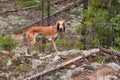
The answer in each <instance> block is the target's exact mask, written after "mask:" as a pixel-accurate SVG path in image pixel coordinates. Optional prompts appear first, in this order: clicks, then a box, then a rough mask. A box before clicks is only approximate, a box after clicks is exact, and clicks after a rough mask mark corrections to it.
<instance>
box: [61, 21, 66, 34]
mask: <svg viewBox="0 0 120 80" xmlns="http://www.w3.org/2000/svg"><path fill="white" fill-rule="evenodd" d="M62 25H63V29H64V30H63V31H64V32H65V27H66V24H65V22H63V24H62Z"/></svg>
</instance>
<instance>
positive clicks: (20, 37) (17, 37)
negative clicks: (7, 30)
mask: <svg viewBox="0 0 120 80" xmlns="http://www.w3.org/2000/svg"><path fill="white" fill-rule="evenodd" d="M25 36H26V32H23V33H21V34H17V35H16V34H12V35H11V39H12V40H14V41H22V40H24V37H25Z"/></svg>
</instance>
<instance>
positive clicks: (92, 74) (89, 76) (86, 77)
mask: <svg viewBox="0 0 120 80" xmlns="http://www.w3.org/2000/svg"><path fill="white" fill-rule="evenodd" d="M116 75H118V72H117V71H115V70H114V69H113V68H111V67H108V66H104V65H103V66H99V67H98V68H97V69H94V70H86V71H85V72H82V73H80V74H79V75H78V76H77V77H75V80H97V79H98V78H100V77H103V76H116Z"/></svg>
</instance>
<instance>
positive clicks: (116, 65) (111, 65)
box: [106, 62, 120, 71]
mask: <svg viewBox="0 0 120 80" xmlns="http://www.w3.org/2000/svg"><path fill="white" fill-rule="evenodd" d="M106 65H107V66H110V67H112V68H113V69H114V70H115V71H120V65H118V64H116V63H114V62H112V63H109V64H106Z"/></svg>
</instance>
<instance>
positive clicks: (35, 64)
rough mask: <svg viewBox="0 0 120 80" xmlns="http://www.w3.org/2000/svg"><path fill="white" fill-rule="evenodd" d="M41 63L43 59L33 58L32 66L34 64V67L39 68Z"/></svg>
mask: <svg viewBox="0 0 120 80" xmlns="http://www.w3.org/2000/svg"><path fill="white" fill-rule="evenodd" d="M41 64H42V61H41V60H38V59H33V60H32V65H31V66H32V68H33V69H37V67H38V66H39V65H41Z"/></svg>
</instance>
